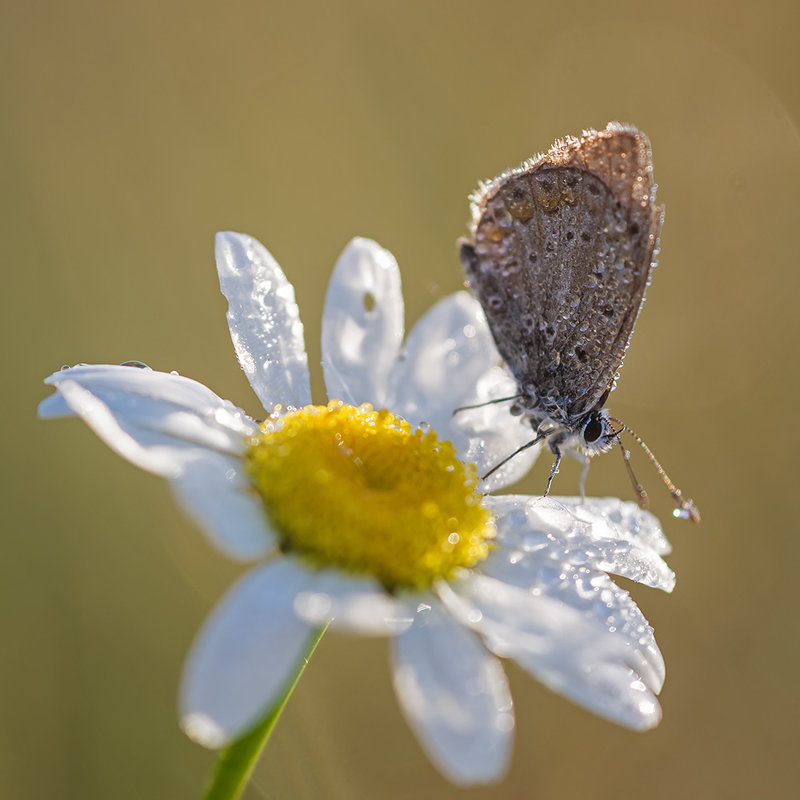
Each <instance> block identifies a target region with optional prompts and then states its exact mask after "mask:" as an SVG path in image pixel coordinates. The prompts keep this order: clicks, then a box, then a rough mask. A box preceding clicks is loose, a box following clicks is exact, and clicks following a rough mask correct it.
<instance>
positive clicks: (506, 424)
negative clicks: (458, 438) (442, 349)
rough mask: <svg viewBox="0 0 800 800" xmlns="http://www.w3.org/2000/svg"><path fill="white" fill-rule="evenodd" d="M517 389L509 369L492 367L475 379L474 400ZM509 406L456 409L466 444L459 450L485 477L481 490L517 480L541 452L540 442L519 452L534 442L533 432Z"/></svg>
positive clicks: (506, 401) (457, 421) (497, 396)
mask: <svg viewBox="0 0 800 800" xmlns="http://www.w3.org/2000/svg"><path fill="white" fill-rule="evenodd" d="M516 392H517V384H516V382H515V381H514V380H513V379H512V378H511V376H510V375H509V374H508V372H506V370H504V369H501V368H500V367H495V368H493V369H492V370H489V372H487V373H485V374H484V375H483V377H482V378H481V380H480V381H479V382H478V398H479V400H478V401H477V402H482V403H485V401H486V400H489V399H497V398H509V397H512V396H513V395H515V394H516ZM509 408H510V402H509V401H508V400H505V401H504V402H500V403H491V404H484V405H481V406H479V407H478V408H470V409H466V410H464V411H459V412H458V414H457V415H456V417H455V423H456V424H457V426H458V428H459V429H460V430H462V431H463V432H464V433H465V434H467V436H468V443H467V445H466V447H460V448H459V453H460V455H461V457H462V458H463V459H465V460H467V461H471V462H472V463H474V464H475V466H476V467H477V470H478V475H479V476H481V477H483V478H484V479H483V481H482V483H481V491H483V492H492V491H496V490H498V489H502V488H503V487H505V486H508V485H509V484H511V483H514V482H515V481H517V480H519V479H520V478H521V477H522V476H523V475H525V473H527V472H528V470H529V469H530V468H531V466H532V465H533V462H534V461H536V459H537V457H538V456H539V453H540V452H541V451H542V450H541V444H537V445H534V446H533V447H528V448H527V449H524V450H522V451H521V452H518V451H519V450H520V448H522V447H525V445H528V444H530V442H531V441H533V439H534V437H535V434H534V432H533V429H532V428H531V426H530V424H529V423H527V422H525V421H524V419H523V418H522V417H514V416H512V415H511V414H510V413H509ZM509 456H511V458H509ZM500 464H502V466H500V467H499V468H498V465H500ZM490 472H491V474H488V473H490ZM484 476H485V477H484Z"/></svg>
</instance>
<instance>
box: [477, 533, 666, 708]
mask: <svg viewBox="0 0 800 800" xmlns="http://www.w3.org/2000/svg"><path fill="white" fill-rule="evenodd" d="M576 558H577V557H576ZM483 572H484V573H485V574H487V575H489V576H490V577H492V578H495V579H497V580H499V581H502V582H503V583H506V584H510V585H511V586H516V587H519V588H521V589H525V590H527V591H530V592H534V593H536V594H538V595H540V596H541V595H543V596H546V597H548V598H550V599H551V600H553V601H558V602H560V603H563V604H564V605H565V606H568V607H569V608H570V609H572V611H573V612H575V614H573V615H568V616H566V617H564V620H563V622H562V625H563V626H564V627H565V628H566V627H568V626H574V624H575V623H576V621H578V620H581V624H580V628H579V629H578V630H577V635H576V636H575V637H574V638H573V644H572V645H568V641H569V639H568V638H567V637H561V638H562V642H563V644H564V647H565V649H566V648H567V647H568V646H572V647H577V648H580V647H582V646H583V638H584V637H589V638H591V637H593V636H595V635H600V636H603V635H604V634H607V635H610V636H611V637H612V638H613V639H615V640H616V641H617V643H618V645H619V647H618V649H617V650H616V651H615V656H616V657H617V658H618V659H619V660H620V661H622V662H624V663H625V664H627V665H628V666H630V667H632V668H633V669H635V670H636V671H637V673H638V674H639V675H640V676H641V677H642V680H643V681H644V682H645V684H646V685H647V687H648V688H649V689H650V690H651V691H653V692H656V693H657V692H659V691H661V687H662V686H663V684H664V676H665V666H664V659H663V657H662V655H661V651H660V650H659V649H658V645H657V644H656V640H655V636H654V634H653V629H652V628H651V627H650V625H648V623H647V620H646V619H645V618H644V615H643V614H642V612H641V611H640V610H639V607H638V606H637V605H636V603H634V602H633V600H632V599H631V596H630V595H629V594H628V592H626V591H625V590H623V589H621V588H620V587H619V586H617V585H616V584H615V583H614V582H613V581H612V580H611V578H609V577H608V575H606V574H605V573H604V572H599V571H597V570H592V569H589V568H588V567H585V566H575V565H574V564H570V563H568V562H565V561H562V560H561V558H560V553H558V552H557V553H556V554H555V557H553V558H550V557H549V554H548V553H547V552H546V551H539V552H535V553H525V552H521V551H515V550H511V549H509V548H507V547H503V546H500V547H498V548H497V549H496V550H495V551H494V552H493V553H492V554H491V555H490V557H489V558H488V559H487V560H486V561H485V562H484V564H483ZM586 625H588V626H589V628H590V629H591V632H589V631H588V629H587V628H586V627H585V626H586Z"/></svg>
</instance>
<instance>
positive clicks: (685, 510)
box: [609, 417, 700, 522]
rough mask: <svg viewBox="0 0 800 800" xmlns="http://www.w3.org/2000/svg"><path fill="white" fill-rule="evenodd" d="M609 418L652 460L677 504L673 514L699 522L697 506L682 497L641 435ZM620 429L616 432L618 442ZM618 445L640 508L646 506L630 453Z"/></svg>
mask: <svg viewBox="0 0 800 800" xmlns="http://www.w3.org/2000/svg"><path fill="white" fill-rule="evenodd" d="M609 419H610V420H611V421H612V422H615V423H616V424H617V425H619V426H620V431H626V432H627V433H629V434H630V435H631V436H632V437H633V438H634V439H635V440H636V441H637V442H638V443H639V444H640V445H641V448H642V450H644V452H645V453H647V457H648V458H649V459H650V461H652V462H653V466H654V467H655V468H656V470H658V474H659V475H660V476H661V479H662V480H663V481H664V483H665V484H666V487H667V489H668V490H669V493H670V494H671V495H672V499H673V500H674V501H675V505H676V506H677V508H676V509H675V511H674V512H673V513H674V514H675V516H677V517H682V518H683V519H690V520H691V521H692V522H700V512H699V511H698V510H697V506H696V505H695V504H694V503H693V502H692V501H691V500H686V499H685V498H684V496H683V493H682V492H681V490H680V489H679V488H678V487H677V486H676V485H675V484H674V483H673V482H672V481H671V480H670V477H669V475H667V473H666V472H665V471H664V467H662V466H661V464H659V463H658V459H657V458H656V457H655V456H654V455H653V451H652V450H651V449H650V448H649V447H648V446H647V445H646V444H645V443H644V440H643V439H642V437H641V436H639V434H638V433H636V432H635V431H633V430H632V429H631V428H629V427H628V426H627V425H626V424H625V423H624V422H623V421H622V420H620V419H617V418H616V417H609ZM620 431H618V432H617V441H618V442H619V432H620ZM619 446H620V448H622V457H623V458H624V459H625V465H626V466H627V468H628V474H629V475H630V476H631V480H632V481H633V485H634V488H635V489H636V494H637V496H638V497H639V505H640V506H641V507H642V508H646V506H643V505H642V495H644V500H645V502H647V493H646V492H645V491H644V489H642V487H641V485H640V484H639V481H637V480H636V477H635V476H634V474H633V469H632V468H631V465H630V463H629V458H630V453H629V452H628V451H627V450H626V449H625V448H624V447H623V446H622V442H620V443H619Z"/></svg>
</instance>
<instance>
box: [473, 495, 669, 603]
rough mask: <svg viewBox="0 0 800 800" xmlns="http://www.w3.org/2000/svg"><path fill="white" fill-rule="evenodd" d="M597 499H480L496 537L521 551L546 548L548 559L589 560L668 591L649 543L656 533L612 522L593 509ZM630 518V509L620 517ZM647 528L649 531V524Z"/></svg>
mask: <svg viewBox="0 0 800 800" xmlns="http://www.w3.org/2000/svg"><path fill="white" fill-rule="evenodd" d="M609 499H610V498H609ZM598 502H600V503H603V502H605V501H598V500H596V499H594V498H592V499H590V500H587V501H586V503H585V504H581V503H580V502H579V501H578V500H576V498H564V497H540V498H531V497H525V496H520V495H503V496H502V497H490V498H486V500H485V504H486V506H487V507H488V508H490V509H491V510H492V511H493V513H494V514H495V518H496V521H497V527H498V538H499V539H500V540H501V541H503V543H505V544H506V545H508V546H510V547H517V548H520V549H521V550H524V551H526V552H543V551H544V550H546V551H547V557H548V558H550V559H551V560H553V559H560V560H561V561H563V562H565V563H570V564H574V565H582V564H589V565H591V566H593V567H595V568H596V569H598V570H602V571H604V572H611V573H613V574H615V575H622V576H623V577H625V578H629V579H630V580H634V581H637V582H639V583H644V584H645V585H647V586H653V587H656V588H659V589H663V590H665V591H668V592H669V591H672V589H673V588H674V586H675V573H674V572H673V571H672V570H671V569H670V568H669V567H668V566H667V564H666V563H665V562H664V560H663V559H662V558H661V557H660V556H659V554H658V552H657V551H656V550H655V549H654V548H653V547H651V546H650V544H649V542H651V541H656V543H657V540H656V537H655V536H653V535H650V536H649V537H647V538H646V537H640V536H639V535H638V533H637V531H638V530H639V529H640V526H636V525H634V524H633V523H630V524H629V527H627V528H626V527H624V526H623V524H622V523H615V522H612V521H611V520H610V519H609V518H608V516H607V515H603V514H599V513H594V508H595V504H596V503H598ZM617 502H619V501H617ZM624 505H629V506H630V505H633V504H632V503H631V504H624ZM637 510H638V509H637ZM639 513H640V514H645V513H646V512H641V511H640V512H639ZM648 516H651V515H648ZM636 518H637V517H634V515H632V514H631V515H628V516H626V517H625V518H624V519H625V521H626V522H629V521H630V520H633V519H636ZM647 530H648V532H652V528H648V529H647ZM658 530H659V532H660V528H659V529H658Z"/></svg>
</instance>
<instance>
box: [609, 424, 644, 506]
mask: <svg viewBox="0 0 800 800" xmlns="http://www.w3.org/2000/svg"><path fill="white" fill-rule="evenodd" d="M614 421H615V422H616V421H617V420H614ZM622 430H623V429H622V428H620V430H618V431H614V435H615V436H616V437H617V444H618V445H619V451H620V453H622V460H623V461H624V462H625V469H626V470H627V471H628V477H629V478H630V479H631V484H632V485H633V491H634V492H636V499H637V501H638V503H639V508H644V509H647V508H650V499H649V498H648V496H647V491H646V490H645V488H644V486H642V484H641V483H639V479H638V478H637V477H636V474H635V473H634V471H633V467H632V466H631V451H630V450H628V448H627V447H625V445H624V444H622V439H620V437H619V435H620V433H622Z"/></svg>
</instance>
